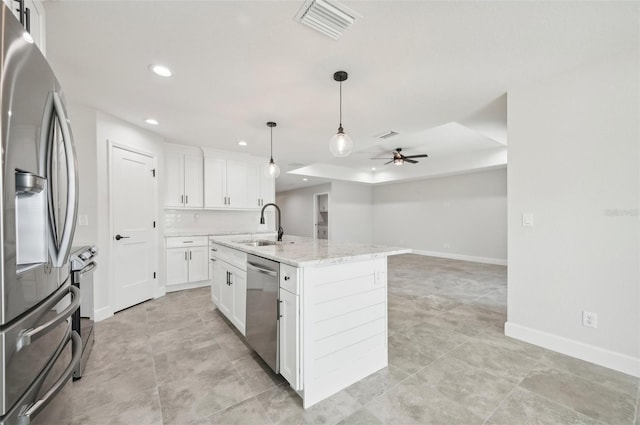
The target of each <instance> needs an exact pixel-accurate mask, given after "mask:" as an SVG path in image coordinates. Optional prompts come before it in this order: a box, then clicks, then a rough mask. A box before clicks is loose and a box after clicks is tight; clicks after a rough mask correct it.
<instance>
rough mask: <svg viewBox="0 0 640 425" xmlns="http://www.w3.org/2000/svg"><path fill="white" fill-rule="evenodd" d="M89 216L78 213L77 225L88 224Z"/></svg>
mask: <svg viewBox="0 0 640 425" xmlns="http://www.w3.org/2000/svg"><path fill="white" fill-rule="evenodd" d="M88 225H89V216H88V215H86V214H78V226H88Z"/></svg>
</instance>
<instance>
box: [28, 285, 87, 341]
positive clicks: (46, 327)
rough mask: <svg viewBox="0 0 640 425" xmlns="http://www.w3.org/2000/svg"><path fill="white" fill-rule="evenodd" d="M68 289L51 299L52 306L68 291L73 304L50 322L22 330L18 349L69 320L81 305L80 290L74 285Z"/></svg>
mask: <svg viewBox="0 0 640 425" xmlns="http://www.w3.org/2000/svg"><path fill="white" fill-rule="evenodd" d="M67 289H68V290H69V291H68V292H63V293H62V294H61V295H60V296H58V297H56V298H55V299H53V300H51V301H50V304H51V308H53V306H55V305H56V304H58V303H59V302H60V301H61V300H62V299H63V298H64V297H66V296H67V294H68V293H71V304H69V306H68V307H67V308H65V309H64V310H63V311H62V313H60V314H59V315H57V316H56V317H54V318H53V319H51V320H49V321H48V322H46V323H44V324H42V325H40V326H38V327H36V328H31V329H25V330H23V331H21V332H20V334H19V335H18V341H17V342H16V351H20V350H22V349H23V348H24V347H26V346H27V345H29V344H31V343H32V342H33V341H35V340H37V339H38V338H40V337H41V336H42V335H44V334H46V333H47V332H49V331H50V330H51V329H53V328H55V327H56V326H58V325H59V324H60V323H62V322H64V321H65V320H67V318H68V317H69V316H71V314H72V313H73V312H74V311H76V310H77V309H78V307H80V291H79V290H78V289H77V288H76V287H75V286H72V285H71V286H69V287H68V288H67Z"/></svg>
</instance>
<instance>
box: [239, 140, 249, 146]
mask: <svg viewBox="0 0 640 425" xmlns="http://www.w3.org/2000/svg"><path fill="white" fill-rule="evenodd" d="M238 144H239V145H240V146H247V142H245V141H244V140H240V141H239V142H238Z"/></svg>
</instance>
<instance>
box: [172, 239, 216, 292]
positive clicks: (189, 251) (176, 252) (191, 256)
mask: <svg viewBox="0 0 640 425" xmlns="http://www.w3.org/2000/svg"><path fill="white" fill-rule="evenodd" d="M208 259H209V257H208V255H207V238H206V237H204V238H203V237H171V238H167V281H166V284H167V285H168V286H169V285H181V284H185V283H193V282H201V281H206V280H208V279H209V265H208Z"/></svg>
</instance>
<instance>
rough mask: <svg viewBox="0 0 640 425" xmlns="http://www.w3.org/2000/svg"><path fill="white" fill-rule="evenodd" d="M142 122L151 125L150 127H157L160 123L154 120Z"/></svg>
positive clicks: (149, 119)
mask: <svg viewBox="0 0 640 425" xmlns="http://www.w3.org/2000/svg"><path fill="white" fill-rule="evenodd" d="M144 122H146V123H147V124H151V125H158V124H160V123H159V122H158V120H155V119H153V118H147V119H146V120H144Z"/></svg>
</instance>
